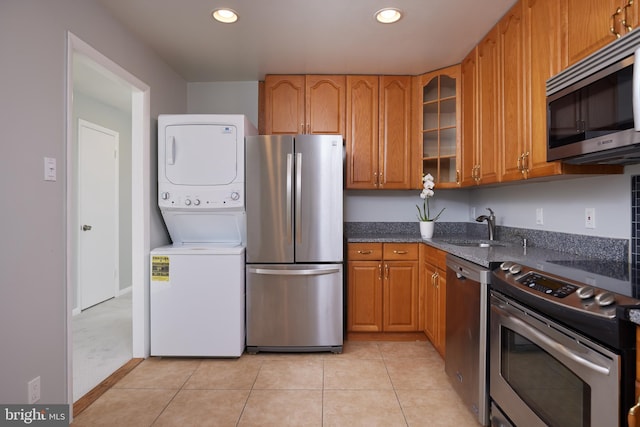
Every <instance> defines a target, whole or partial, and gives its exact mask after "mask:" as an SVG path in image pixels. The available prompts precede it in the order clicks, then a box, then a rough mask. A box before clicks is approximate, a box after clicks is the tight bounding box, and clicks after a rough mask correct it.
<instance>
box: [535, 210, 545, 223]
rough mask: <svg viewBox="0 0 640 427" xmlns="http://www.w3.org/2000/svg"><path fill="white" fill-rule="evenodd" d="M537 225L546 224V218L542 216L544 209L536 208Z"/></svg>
mask: <svg viewBox="0 0 640 427" xmlns="http://www.w3.org/2000/svg"><path fill="white" fill-rule="evenodd" d="M536 224H538V225H542V224H544V218H543V216H542V208H536Z"/></svg>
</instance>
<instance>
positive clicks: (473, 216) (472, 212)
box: [469, 206, 477, 221]
mask: <svg viewBox="0 0 640 427" xmlns="http://www.w3.org/2000/svg"><path fill="white" fill-rule="evenodd" d="M469 217H470V218H469V219H471V220H472V221H475V219H476V218H477V216H476V208H475V206H472V207H471V208H470V209H469Z"/></svg>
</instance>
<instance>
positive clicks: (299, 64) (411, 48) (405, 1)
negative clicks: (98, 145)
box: [98, 0, 516, 82]
mask: <svg viewBox="0 0 640 427" xmlns="http://www.w3.org/2000/svg"><path fill="white" fill-rule="evenodd" d="M98 1H100V3H102V4H103V5H104V7H105V8H106V9H108V10H109V11H111V13H112V14H113V15H114V16H115V17H116V19H117V20H118V21H120V22H122V23H123V24H124V25H125V26H126V27H128V28H129V29H130V30H131V31H132V32H133V33H134V34H136V35H137V36H138V37H139V38H140V39H141V40H143V41H144V42H145V43H147V44H148V45H149V46H150V47H151V48H152V49H154V50H155V51H156V52H157V53H158V55H160V56H161V57H162V58H163V59H164V60H165V61H166V62H167V63H168V64H169V65H170V66H171V67H172V68H173V69H175V71H176V72H178V73H179V74H180V75H181V76H182V77H183V78H184V79H185V80H186V81H187V82H214V81H256V80H262V79H264V76H265V74H410V75H417V74H421V73H424V72H427V71H431V70H435V69H438V68H441V67H445V66H448V65H452V64H456V63H459V62H460V61H461V60H462V59H463V58H464V56H465V55H466V54H467V53H468V52H469V51H470V50H471V49H472V48H473V46H475V45H476V44H477V43H478V41H480V39H481V38H482V37H483V36H484V35H485V34H486V33H487V32H488V31H489V30H490V29H491V27H493V25H494V24H495V23H496V22H497V21H498V20H499V19H500V17H502V15H504V14H505V13H506V12H507V10H508V9H509V8H510V7H511V6H512V5H513V4H514V3H515V1H516V0H315V1H311V0H98ZM387 6H390V7H397V8H400V9H401V10H403V11H404V14H405V16H404V17H403V18H402V19H401V20H400V21H399V22H398V23H396V24H379V23H377V22H375V20H374V18H373V14H374V12H375V11H377V10H379V9H381V8H383V7H387ZM217 7H229V8H232V9H234V10H236V11H237V12H238V14H239V15H240V19H239V20H238V22H237V23H235V24H221V23H217V22H215V21H214V20H213V19H212V18H211V11H212V10H213V9H215V8H217Z"/></svg>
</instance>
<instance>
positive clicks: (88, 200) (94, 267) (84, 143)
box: [77, 120, 119, 310]
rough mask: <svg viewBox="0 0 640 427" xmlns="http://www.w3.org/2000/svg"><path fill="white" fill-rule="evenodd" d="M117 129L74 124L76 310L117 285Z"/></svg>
mask: <svg viewBox="0 0 640 427" xmlns="http://www.w3.org/2000/svg"><path fill="white" fill-rule="evenodd" d="M118 142H119V135H118V133H117V132H114V131H112V130H109V129H106V128H103V127H101V126H98V125H95V124H93V123H89V122H87V121H84V120H80V121H79V125H78V186H77V188H78V216H77V218H78V228H77V233H78V234H77V235H78V251H77V254H78V260H77V271H78V275H77V277H78V292H79V295H80V308H81V309H82V310H84V309H85V308H88V307H91V306H93V305H96V304H98V303H100V302H102V301H105V300H107V299H109V298H113V297H114V296H115V294H116V287H117V284H118V257H117V253H118Z"/></svg>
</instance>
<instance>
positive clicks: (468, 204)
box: [345, 165, 640, 239]
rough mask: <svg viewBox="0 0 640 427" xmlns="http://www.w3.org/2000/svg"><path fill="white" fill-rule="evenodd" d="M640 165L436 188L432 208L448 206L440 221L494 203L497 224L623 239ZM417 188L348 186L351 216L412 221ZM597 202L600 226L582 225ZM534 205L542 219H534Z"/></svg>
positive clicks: (463, 216) (628, 227) (464, 218)
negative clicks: (587, 210)
mask: <svg viewBox="0 0 640 427" xmlns="http://www.w3.org/2000/svg"><path fill="white" fill-rule="evenodd" d="M639 173H640V165H634V166H627V167H626V168H625V173H624V174H622V175H603V176H598V177H586V178H572V179H563V180H554V181H549V182H537V183H535V182H520V183H517V184H510V185H500V186H496V187H491V188H484V187H478V188H472V189H455V190H439V189H438V187H437V186H436V188H435V189H434V191H435V197H434V198H433V199H432V202H431V203H432V205H431V206H432V209H434V208H436V209H440V208H442V207H446V208H447V209H446V211H445V212H444V213H443V214H442V216H441V217H440V220H441V221H472V214H471V211H472V209H473V208H475V212H476V215H481V214H484V213H487V211H486V208H487V207H490V208H492V209H493V210H494V211H495V213H496V217H497V224H498V225H504V226H510V227H520V228H530V229H538V230H546V231H557V232H564V233H572V234H583V235H589V236H601V237H611V238H620V239H630V238H631V176H632V175H637V174H639ZM416 203H421V200H420V198H419V190H413V191H391V192H388V191H347V197H346V204H345V218H346V220H347V221H391V222H393V221H414V220H416V216H415V214H416V207H415V205H416ZM587 207H589V208H595V210H596V215H595V216H596V228H595V229H587V228H585V226H584V209H585V208H587ZM536 208H542V209H543V222H544V223H543V224H542V225H538V224H536Z"/></svg>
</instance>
